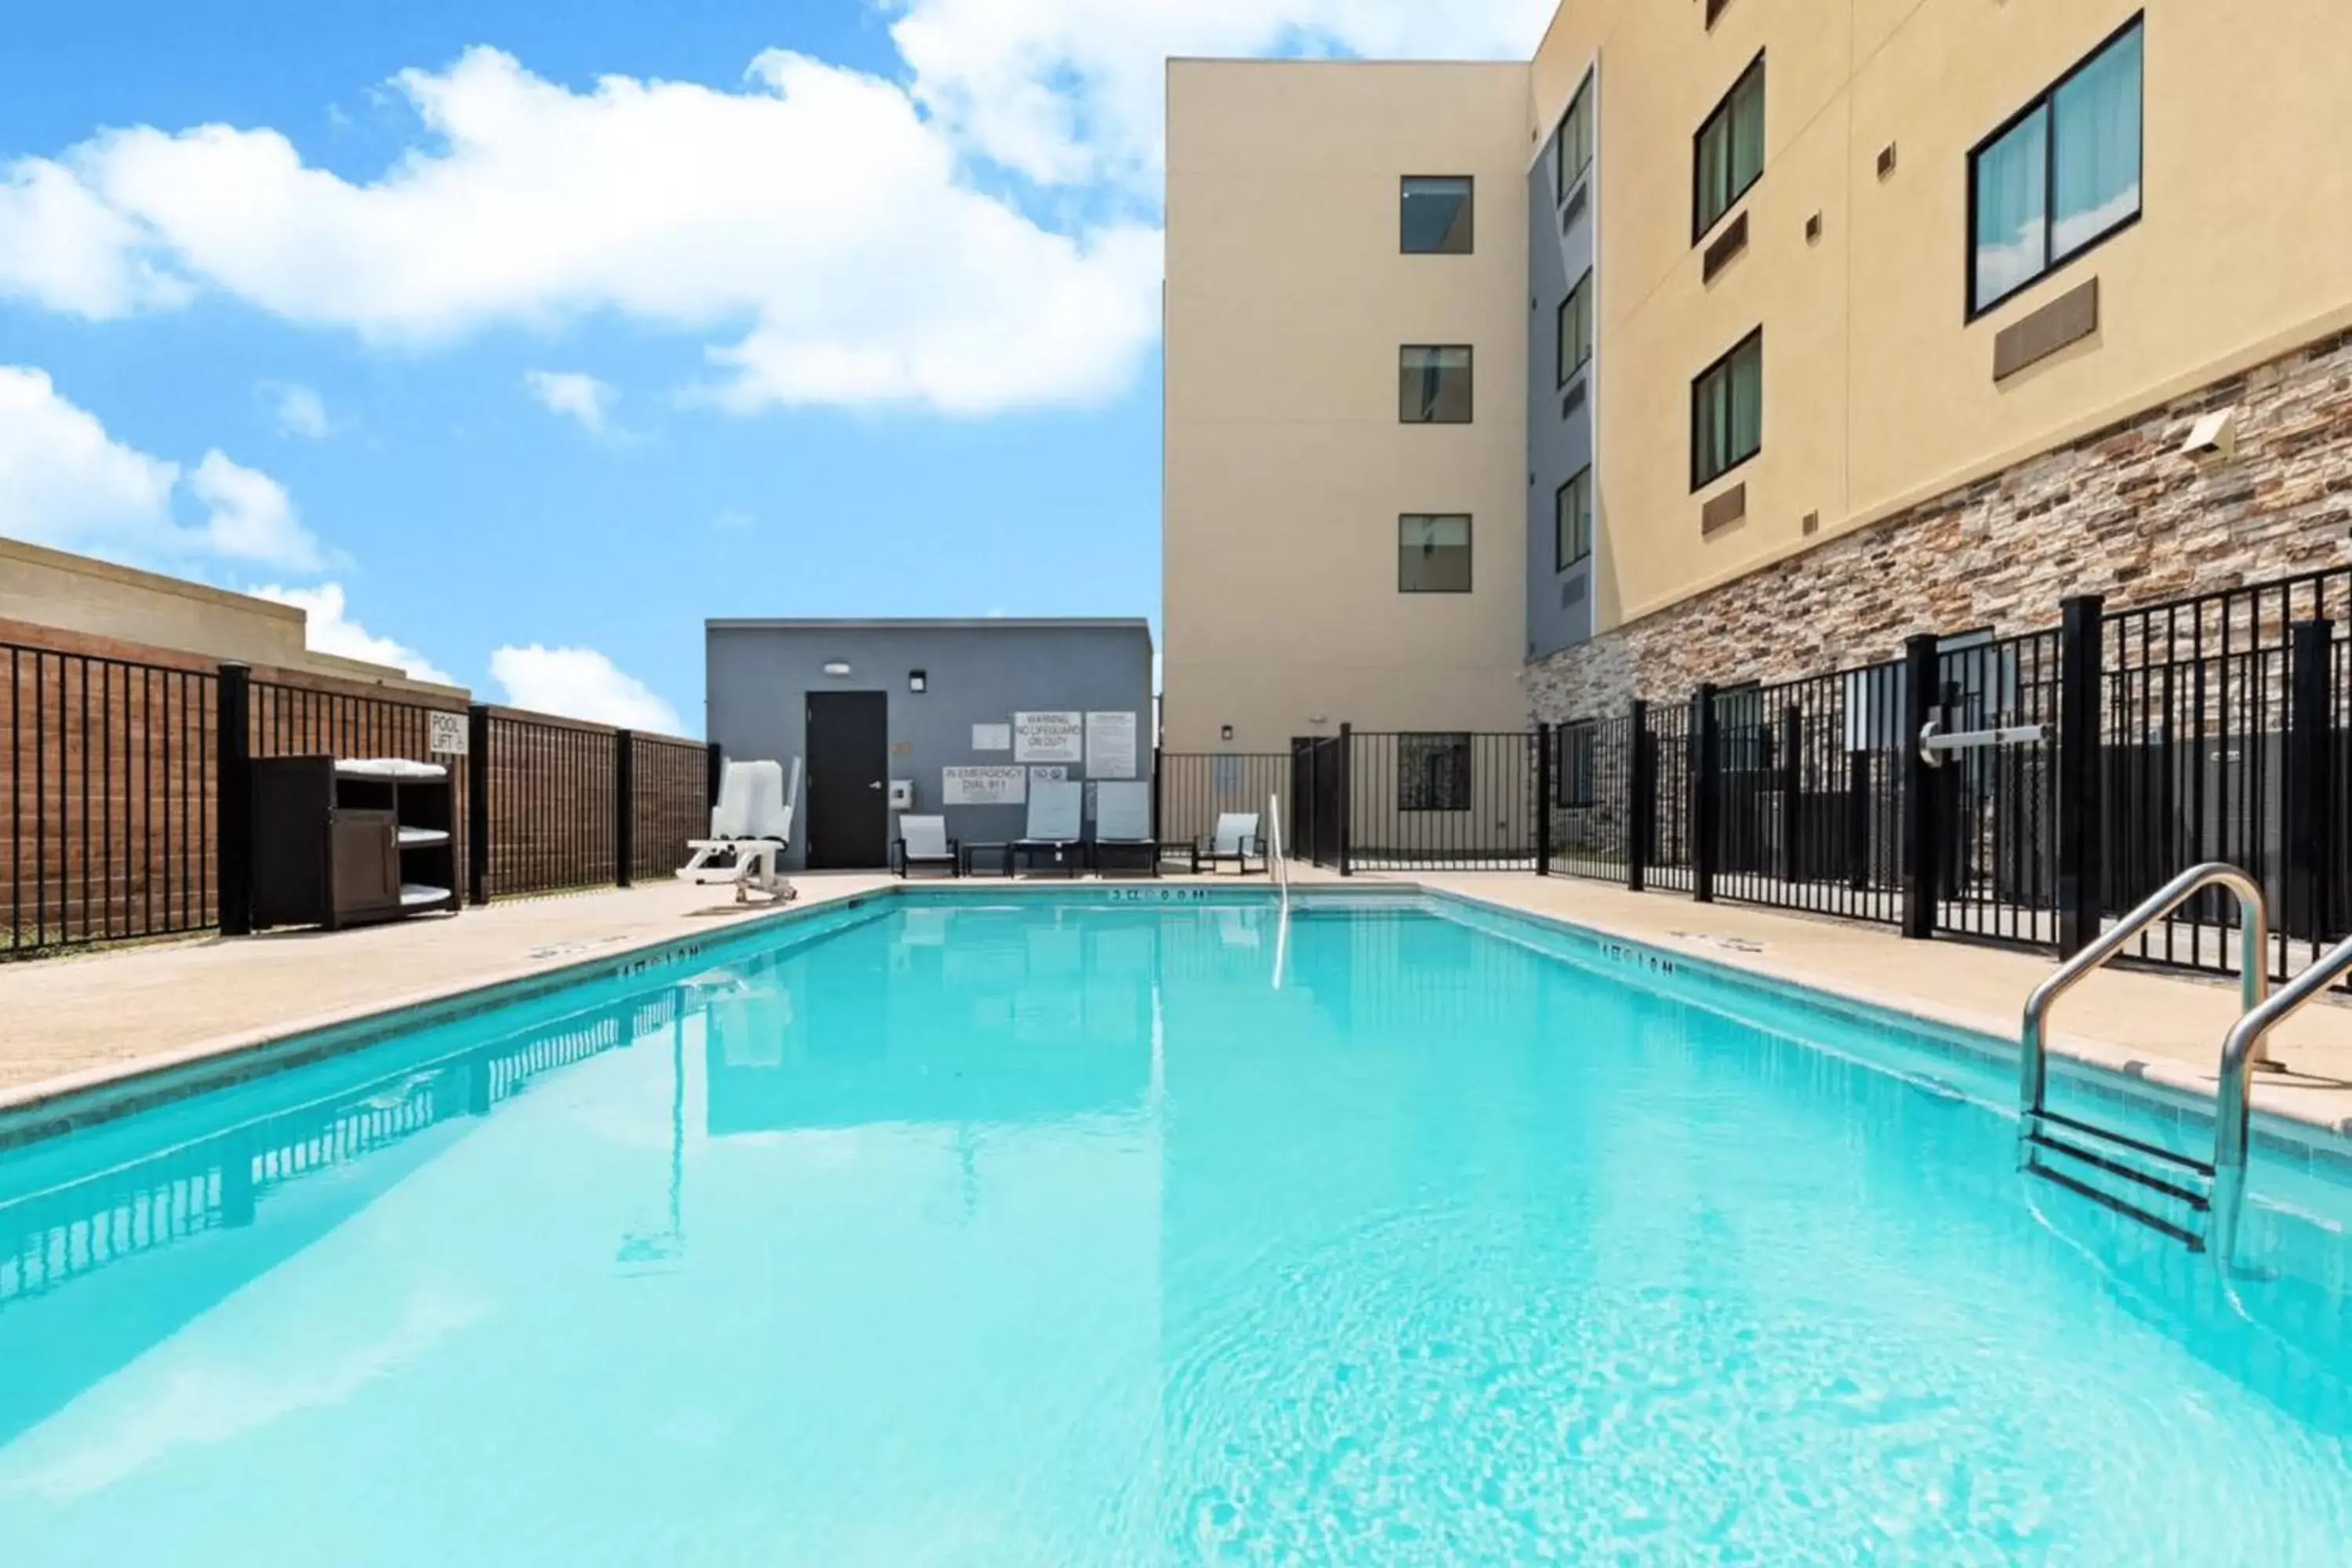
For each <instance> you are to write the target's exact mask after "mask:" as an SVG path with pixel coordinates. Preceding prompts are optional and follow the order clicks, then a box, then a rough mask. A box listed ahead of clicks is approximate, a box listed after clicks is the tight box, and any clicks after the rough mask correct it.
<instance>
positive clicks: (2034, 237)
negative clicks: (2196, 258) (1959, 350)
mask: <svg viewBox="0 0 2352 1568" xmlns="http://www.w3.org/2000/svg"><path fill="white" fill-rule="evenodd" d="M2141 35H2142V26H2141V24H2140V22H2139V21H2138V20H2137V19H2135V20H2134V21H2133V22H2132V23H2131V24H2130V26H2126V28H2125V29H2124V30H2123V31H2122V32H2120V33H2118V34H2116V36H2115V37H2112V38H2110V39H2108V40H2107V41H2106V42H2105V44H2102V45H2101V46H2100V47H2099V48H2098V51H2097V52H2096V53H2095V54H2093V55H2092V56H2091V57H2090V58H2088V59H2085V60H2084V61H2083V63H2082V64H2080V65H2078V66H2076V67H2075V68H2074V69H2073V70H2072V71H2069V72H2068V73H2067V74H2066V75H2065V76H2064V77H2063V78H2061V79H2059V81H2058V83H2057V85H2056V86H2054V87H2053V88H2052V89H2050V90H2049V91H2047V92H2045V93H2043V94H2042V96H2041V97H2039V98H2037V99H2035V100H2033V101H2032V103H2030V104H2027V105H2026V106H2025V108H2024V109H2022V110H2020V111H2019V112H2018V113H2017V114H2016V115H2014V116H2013V117H2011V119H2010V121H2008V122H2007V123H2006V124H2004V125H2002V126H2001V128H2000V130H1998V131H1996V132H1993V133H1992V134H1991V135H1990V136H1989V137H1987V138H1986V139H1985V140H1984V142H1981V143H1980V144H1979V146H1978V147H1977V149H1976V151H1975V152H1973V153H1969V230H1970V233H1969V313H1970V314H1971V315H1973V314H1976V313H1978V312H1980V311H1983V310H1990V309H1991V308H1992V307H1993V306H1995V305H1997V304H1999V303H2000V301H2001V300H2006V299H2007V298H2009V297H2010V296H2011V294H2014V293H2016V292H2017V291H2018V290H2019V289H2022V288H2024V287H2025V286H2026V285H2027V284H2029V283H2031V282H2032V281H2033V280H2034V279H2036V278H2039V277H2041V276H2042V274H2043V273H2045V272H2047V271H2049V270H2050V269H2051V268H2053V267H2055V266H2057V265H2058V264H2059V263H2060V262H2062V261H2064V260H2066V259H2067V258H2069V257H2073V256H2078V255H2080V254H2081V253H2082V252H2084V251H2085V250H2087V249H2089V248H2090V247H2092V246H2093V245H2095V244H2096V243H2097V242H2098V241H2100V240H2102V239H2104V238H2105V237H2107V236H2108V235H2111V234H2113V233H2115V232H2116V230H2117V229H2120V228H2122V227H2124V226H2126V225H2127V224H2129V223H2130V222H2131V221H2132V220H2133V219H2135V218H2137V217H2138V216H2139V212H2140V178H2139V176H2140V68H2141Z"/></svg>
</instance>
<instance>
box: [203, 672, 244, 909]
mask: <svg viewBox="0 0 2352 1568" xmlns="http://www.w3.org/2000/svg"><path fill="white" fill-rule="evenodd" d="M252 679H253V671H252V670H251V669H250V668H247V666H245V665H242V664H224V665H222V666H221V667H220V681H219V684H218V686H217V687H216V688H215V700H214V704H213V721H214V725H215V731H214V748H213V749H214V752H215V766H214V771H213V855H214V864H213V886H214V887H215V888H216V889H219V897H220V929H221V935H223V936H250V935H251V934H252V933H253V686H252Z"/></svg>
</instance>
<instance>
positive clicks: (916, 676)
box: [907, 669, 931, 696]
mask: <svg viewBox="0 0 2352 1568" xmlns="http://www.w3.org/2000/svg"><path fill="white" fill-rule="evenodd" d="M907 689H908V690H909V691H912V692H914V693H916V694H917V695H918V696H919V695H921V694H922V693H923V692H926V691H929V689H931V678H930V677H929V676H928V675H925V674H924V673H923V672H922V671H921V670H919V669H910V670H908V672H907Z"/></svg>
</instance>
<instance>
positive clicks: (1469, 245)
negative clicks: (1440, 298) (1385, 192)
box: [1397, 174, 1478, 256]
mask: <svg viewBox="0 0 2352 1568" xmlns="http://www.w3.org/2000/svg"><path fill="white" fill-rule="evenodd" d="M1415 180H1459V181H1461V182H1462V184H1464V185H1465V186H1466V187H1468V189H1467V192H1466V194H1465V195H1464V197H1463V200H1464V201H1465V203H1467V204H1468V205H1469V208H1470V232H1469V234H1468V235H1467V236H1466V237H1465V241H1466V242H1465V244H1464V246H1463V247H1462V248H1461V249H1459V250H1413V249H1410V248H1408V247H1406V245H1405V242H1404V202H1405V195H1406V187H1407V186H1409V185H1411V184H1412V183H1413V182H1414V181H1415ZM1397 254H1398V255H1399V256H1475V255H1477V254H1478V176H1477V175H1475V174H1400V175H1398V176H1397Z"/></svg>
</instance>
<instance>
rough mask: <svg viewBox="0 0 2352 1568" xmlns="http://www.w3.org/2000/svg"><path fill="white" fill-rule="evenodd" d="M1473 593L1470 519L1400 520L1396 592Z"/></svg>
mask: <svg viewBox="0 0 2352 1568" xmlns="http://www.w3.org/2000/svg"><path fill="white" fill-rule="evenodd" d="M1469 591H1470V519H1469V518H1468V517H1466V516H1464V515H1462V514H1459V513H1453V514H1444V513H1441V514H1438V515H1434V516H1432V515H1429V514H1425V513H1421V512H1407V513H1406V514H1405V515H1404V516H1402V517H1400V518H1398V519H1397V592H1398V593H1400V594H1466V593H1468V592H1469Z"/></svg>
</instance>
